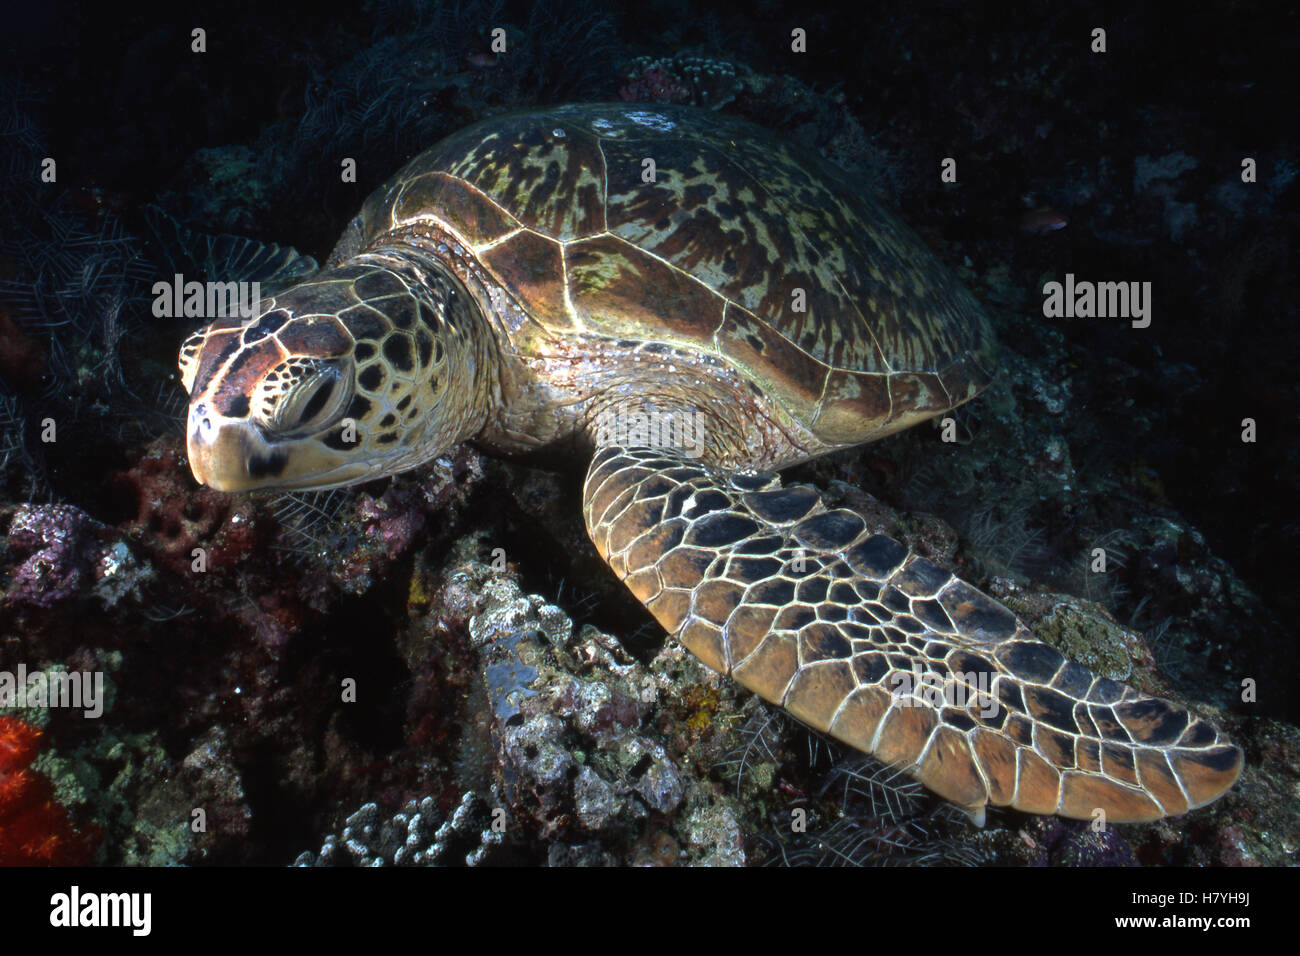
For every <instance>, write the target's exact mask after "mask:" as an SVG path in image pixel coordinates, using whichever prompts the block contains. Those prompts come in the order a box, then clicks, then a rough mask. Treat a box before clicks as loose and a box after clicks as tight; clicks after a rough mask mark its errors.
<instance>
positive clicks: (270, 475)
mask: <svg viewBox="0 0 1300 956" xmlns="http://www.w3.org/2000/svg"><path fill="white" fill-rule="evenodd" d="M185 444H186V448H187V450H188V452H189V459H190V471H192V472H193V473H194V478H195V480H196V481H198V482H199V484H203V485H207V486H208V487H209V488H212V489H214V490H215V491H247V490H249V489H250V488H261V487H265V486H266V485H273V484H275V479H276V478H277V477H279V476H280V474H281V473H282V472H283V471H284V466H285V464H286V463H287V461H288V457H289V456H288V455H287V454H285V453H284V452H283V451H278V450H276V449H275V448H272V447H271V446H270V445H268V444H267V442H266V440H265V439H264V438H262V436H261V435H259V434H258V433H257V429H255V428H254V427H253V426H252V425H251V424H249V422H248V421H247V420H246V419H229V418H225V417H224V416H222V415H219V414H217V412H215V411H214V410H213V409H212V408H211V407H209V406H208V405H207V403H206V402H196V403H195V404H194V405H192V406H191V407H190V417H189V423H188V426H187V428H186V442H185Z"/></svg>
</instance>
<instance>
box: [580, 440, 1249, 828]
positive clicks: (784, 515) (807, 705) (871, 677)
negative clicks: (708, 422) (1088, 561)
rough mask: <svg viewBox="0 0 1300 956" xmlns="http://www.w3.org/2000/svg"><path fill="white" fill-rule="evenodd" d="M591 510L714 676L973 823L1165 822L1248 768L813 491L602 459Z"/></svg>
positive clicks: (595, 536)
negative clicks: (1004, 810)
mask: <svg viewBox="0 0 1300 956" xmlns="http://www.w3.org/2000/svg"><path fill="white" fill-rule="evenodd" d="M584 509H585V517H586V522H587V528H588V530H589V532H590V533H591V537H592V540H593V541H594V542H595V543H596V548H597V550H598V551H599V552H600V553H601V555H602V556H603V557H604V558H605V559H606V560H607V561H608V562H609V563H610V566H611V567H613V568H614V569H615V571H616V572H617V573H618V574H619V575H620V576H621V577H622V578H623V579H624V580H625V581H627V582H628V583H629V585H631V586H632V587H633V590H634V591H635V593H636V594H637V596H638V597H639V598H641V600H643V601H644V602H645V603H646V605H647V606H648V607H649V608H650V609H651V611H652V612H653V613H654V614H655V616H656V617H657V618H658V620H659V621H660V623H661V624H663V626H664V627H665V628H666V629H667V630H668V631H669V632H671V633H673V634H676V635H677V636H678V638H679V639H680V640H681V641H682V643H683V644H684V645H685V646H686V647H687V648H689V649H690V650H691V651H693V652H694V653H696V654H697V655H699V657H700V658H701V659H702V660H703V661H704V662H705V663H706V664H708V665H709V666H710V667H712V668H713V669H715V670H717V671H719V672H721V673H724V674H729V675H730V676H731V677H733V678H734V679H736V680H737V681H739V682H740V683H741V684H743V685H744V686H746V687H748V688H749V689H751V690H753V691H754V692H755V693H758V694H759V695H761V696H762V697H763V698H764V699H766V700H768V701H771V702H772V703H774V704H778V705H780V706H782V707H784V708H785V709H787V710H788V711H789V712H790V713H792V714H793V715H794V716H796V717H798V718H799V719H800V720H802V721H803V722H805V723H806V724H808V725H809V726H811V727H814V728H816V729H818V730H822V731H826V732H828V733H830V734H832V735H833V736H835V737H837V738H839V739H840V740H843V741H845V742H846V743H848V744H851V745H852V746H855V747H858V748H860V749H862V750H866V751H869V752H871V753H873V754H875V755H876V756H877V757H879V758H880V759H881V760H884V761H886V762H889V763H897V764H899V765H901V766H902V767H904V768H905V769H906V770H907V771H908V772H910V773H911V774H912V775H913V776H915V777H916V778H917V779H918V780H920V781H921V782H922V783H924V784H925V785H926V786H927V787H929V788H930V789H931V790H933V791H934V792H935V793H937V794H939V795H940V796H942V797H944V798H946V799H948V800H950V801H952V802H954V803H956V804H958V805H959V806H961V807H964V808H966V809H967V810H968V811H970V812H971V814H972V815H973V816H975V817H976V818H977V819H982V818H983V810H984V807H985V806H987V805H993V806H1011V807H1015V808H1016V809H1019V810H1023V811H1026V812H1029V813H1055V814H1059V815H1061V816H1066V817H1073V818H1078V819H1091V818H1093V817H1094V816H1095V815H1096V813H1097V811H1098V810H1100V811H1103V812H1104V813H1105V815H1106V818H1107V819H1108V820H1110V821H1111V822H1132V821H1141V820H1154V819H1158V818H1159V817H1162V816H1166V815H1171V814H1181V813H1185V812H1187V811H1188V810H1189V809H1194V808H1196V807H1199V806H1202V805H1204V804H1206V803H1208V802H1210V801H1211V800H1214V799H1216V798H1217V797H1219V796H1221V795H1222V794H1223V793H1224V791H1226V790H1227V789H1228V788H1229V787H1230V786H1231V785H1232V784H1233V782H1234V781H1235V780H1236V778H1237V775H1238V773H1239V772H1240V770H1241V763H1242V754H1241V751H1240V750H1239V749H1238V748H1237V747H1235V746H1233V745H1232V744H1230V743H1229V742H1228V741H1226V740H1225V739H1224V737H1223V736H1222V735H1221V734H1220V733H1219V731H1218V730H1216V729H1215V728H1214V727H1213V726H1211V725H1210V724H1209V723H1207V722H1206V721H1204V720H1202V719H1200V718H1198V717H1196V716H1195V715H1194V714H1192V713H1190V712H1189V711H1187V710H1186V709H1184V708H1182V707H1179V706H1178V705H1176V704H1173V703H1170V702H1169V701H1166V700H1162V699H1159V698H1155V697H1150V696H1147V695H1145V694H1142V693H1139V692H1138V691H1136V690H1134V689H1133V688H1131V687H1127V686H1125V685H1122V684H1118V683H1116V682H1114V681H1111V680H1107V679H1106V678H1101V677H1097V676H1095V675H1094V674H1092V673H1090V672H1089V671H1088V670H1087V669H1085V668H1083V667H1081V666H1079V665H1078V664H1075V663H1072V662H1071V661H1068V660H1066V659H1065V658H1064V657H1062V656H1061V654H1060V653H1058V652H1057V651H1056V650H1055V649H1053V648H1052V647H1051V646H1049V645H1047V644H1044V643H1042V642H1041V641H1039V640H1037V639H1036V638H1035V637H1034V636H1033V635H1032V634H1031V633H1030V632H1029V631H1028V630H1027V629H1026V628H1025V626H1024V625H1023V624H1022V623H1021V622H1020V621H1019V620H1017V619H1016V617H1015V616H1014V615H1013V614H1012V613H1011V612H1010V611H1008V610H1007V609H1006V608H1004V607H1002V606H1001V605H1000V604H998V603H997V602H995V601H993V600H992V599H991V598H989V597H987V596H986V595H984V594H982V593H980V592H979V591H977V590H975V589H974V588H972V587H971V586H970V585H968V584H966V583H965V582H963V581H961V580H959V579H957V578H955V577H954V576H953V575H952V574H951V573H949V572H948V571H945V570H943V569H942V568H940V567H938V566H937V565H935V564H933V563H931V562H930V561H927V560H926V559H924V558H921V557H918V556H916V555H913V554H909V553H908V551H907V549H906V548H904V547H903V546H902V545H901V544H899V543H898V542H897V541H894V540H893V539H891V538H888V537H886V536H884V535H880V534H875V533H873V532H872V531H871V530H870V529H869V528H868V527H867V526H866V523H865V522H864V521H863V519H862V518H861V517H859V516H858V515H856V514H854V513H852V512H849V511H844V510H828V509H826V508H825V506H824V505H822V503H821V501H820V498H819V496H818V495H817V494H816V492H815V491H813V490H812V489H811V488H808V487H806V486H792V487H788V488H782V487H781V486H780V483H779V481H778V480H777V479H776V477H775V476H774V475H771V474H757V475H755V474H741V475H735V476H731V477H725V476H720V475H716V474H714V473H712V472H711V471H709V470H708V469H706V468H705V467H703V466H701V465H699V464H698V463H695V462H692V461H691V460H689V459H686V458H683V457H679V456H674V455H672V454H671V453H667V452H665V451H664V450H663V449H621V448H613V447H610V448H605V449H603V450H601V451H599V452H598V453H597V455H596V458H595V460H594V461H593V462H592V465H591V468H590V471H589V472H588V475H587V482H586V486H585V489H584ZM650 516H653V518H654V520H649V518H650Z"/></svg>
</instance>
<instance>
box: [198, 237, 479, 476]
mask: <svg viewBox="0 0 1300 956" xmlns="http://www.w3.org/2000/svg"><path fill="white" fill-rule="evenodd" d="M363 258H364V257H363ZM405 272H406V270H398V269H394V268H389V267H380V266H375V265H366V264H362V263H360V262H359V261H358V260H353V261H352V262H350V263H347V264H345V265H343V266H341V267H339V268H337V269H333V270H330V271H327V272H324V273H321V274H319V275H318V276H316V277H314V278H313V279H311V280H309V281H307V282H304V283H302V284H300V285H297V286H294V287H293V288H291V289H288V290H287V291H285V292H284V293H282V294H280V295H278V296H276V297H275V298H273V299H271V300H269V305H270V307H269V308H266V309H265V311H263V312H262V314H260V315H259V316H257V317H256V318H254V319H252V320H249V321H246V322H245V321H240V320H238V319H218V320H217V321H215V322H213V323H212V324H211V325H209V326H208V327H207V328H204V329H202V330H200V331H198V332H196V333H194V334H193V335H191V336H190V337H189V338H188V339H187V340H186V341H185V343H184V345H182V346H181V352H180V360H179V364H180V370H181V379H182V383H183V384H184V386H185V388H186V390H187V391H188V392H189V395H190V406H189V419H188V422H187V426H186V438H187V446H188V450H189V460H190V468H191V470H192V471H193V472H194V477H195V478H196V479H197V480H198V481H199V482H201V483H202V484H205V485H208V486H209V487H211V488H214V489H216V490H218V491H248V490H253V489H260V488H287V489H317V488H333V487H338V486H341V485H350V484H355V483H357V482H361V481H368V480H370V479H373V478H379V477H382V476H384V475H391V474H395V473H397V472H399V471H404V470H406V469H408V468H413V467H415V466H416V465H419V464H421V463H422V462H424V461H427V460H429V459H430V458H434V457H436V456H438V455H439V454H441V453H442V452H443V451H445V450H446V449H447V448H448V447H449V446H451V445H452V444H455V443H456V442H457V441H463V440H464V439H465V438H467V437H469V435H470V434H472V433H473V431H474V430H477V428H478V427H481V421H480V422H478V424H477V425H475V423H474V420H473V419H474V418H475V416H474V415H472V414H471V412H472V408H467V407H466V403H465V401H464V400H463V396H461V395H460V394H459V393H457V392H456V391H455V388H454V386H456V385H458V384H459V385H469V383H465V382H458V381H457V379H458V376H457V375H456V374H455V372H456V371H457V369H456V367H455V366H456V364H457V363H456V359H457V358H458V355H459V353H460V351H462V350H463V349H462V348H461V346H463V345H465V342H464V340H465V339H466V338H468V336H467V335H466V334H465V332H464V331H462V330H455V329H453V328H452V327H451V326H450V325H449V323H448V317H449V313H452V312H454V311H455V310H454V309H449V308H448V306H449V304H451V303H452V302H454V300H455V298H456V296H455V292H454V290H451V289H449V288H448V287H447V285H446V284H445V283H438V282H432V283H431V282H429V281H428V280H425V279H423V278H421V277H412V276H411V275H407V274H405ZM266 304H267V302H266V301H264V303H263V305H266ZM468 364H469V365H470V367H473V362H472V361H471V362H470V363H468ZM467 390H471V391H472V389H467ZM467 429H470V431H469V432H468V434H467V433H466V431H467Z"/></svg>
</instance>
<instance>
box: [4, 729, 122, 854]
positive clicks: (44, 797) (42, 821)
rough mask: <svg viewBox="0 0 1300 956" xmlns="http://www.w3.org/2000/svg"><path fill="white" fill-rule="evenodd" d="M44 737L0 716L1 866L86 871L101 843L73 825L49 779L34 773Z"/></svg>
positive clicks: (93, 834) (96, 837) (90, 833)
mask: <svg viewBox="0 0 1300 956" xmlns="http://www.w3.org/2000/svg"><path fill="white" fill-rule="evenodd" d="M42 737H43V734H42V733H41V732H40V731H38V730H35V729H33V728H32V727H30V726H28V725H27V724H26V723H24V722H23V721H21V720H19V719H18V718H17V717H14V716H11V715H0V866H84V865H86V864H87V863H89V862H90V861H91V859H92V857H93V855H94V851H95V847H96V846H97V845H98V842H99V837H98V834H96V833H95V832H94V831H91V830H88V831H86V832H81V831H79V830H77V829H76V828H75V827H74V826H73V824H72V821H71V820H70V819H69V818H68V813H67V811H66V810H65V809H64V808H63V807H62V806H61V805H60V804H59V803H57V802H56V801H55V799H54V791H53V788H52V787H51V786H50V782H49V780H48V779H47V778H46V777H45V776H44V774H40V773H37V772H35V771H33V770H31V769H30V765H31V763H32V761H33V760H34V759H35V757H36V754H37V752H38V750H39V749H40V745H41V739H42Z"/></svg>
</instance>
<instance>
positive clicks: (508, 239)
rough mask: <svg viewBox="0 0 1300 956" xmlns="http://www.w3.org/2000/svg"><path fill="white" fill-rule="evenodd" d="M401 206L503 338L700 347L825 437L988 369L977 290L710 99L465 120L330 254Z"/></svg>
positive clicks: (372, 236)
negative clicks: (450, 256) (506, 296)
mask: <svg viewBox="0 0 1300 956" xmlns="http://www.w3.org/2000/svg"><path fill="white" fill-rule="evenodd" d="M651 163H653V179H652V181H649V182H646V181H645V178H646V173H647V171H648V170H649V169H650V164H651ZM419 221H424V222H433V223H434V224H436V225H438V226H439V227H441V228H442V229H443V230H445V231H447V232H450V233H451V234H453V235H454V236H456V237H458V238H459V239H460V240H462V241H463V242H464V244H465V245H466V246H467V247H468V248H469V249H470V250H471V251H472V252H473V253H474V255H475V256H476V257H477V259H478V260H479V261H480V262H481V264H482V265H483V266H484V267H485V268H486V269H487V270H488V271H489V273H491V275H492V276H493V278H495V280H496V281H497V282H498V283H499V284H500V285H501V286H502V287H503V288H504V289H506V290H507V291H509V292H510V293H512V294H513V296H514V297H515V299H516V302H517V303H518V305H519V306H520V307H521V308H522V309H523V310H524V312H525V313H527V315H528V316H529V317H530V318H531V319H532V320H533V324H532V325H529V324H527V323H525V324H524V325H523V326H521V327H520V328H519V329H517V330H516V331H515V332H514V333H512V334H513V335H514V336H515V342H514V344H515V346H516V348H518V349H520V350H521V351H524V352H527V351H529V349H530V345H531V342H530V339H529V337H530V336H538V335H543V336H548V337H556V336H566V335H574V334H580V333H592V334H597V335H604V336H609V337H611V338H615V339H642V340H645V339H648V340H651V341H662V342H665V343H668V344H670V345H674V346H679V347H686V348H688V349H701V350H705V351H709V352H712V353H714V354H717V355H720V356H722V357H723V358H725V359H728V360H729V361H731V362H732V363H734V364H735V365H736V366H738V367H739V368H740V369H742V370H743V372H744V373H745V374H747V375H748V376H750V377H751V378H752V379H753V380H754V381H755V382H756V383H757V384H758V385H759V387H760V388H761V390H762V391H763V393H764V394H765V395H767V396H768V397H769V398H770V399H773V400H776V401H778V402H780V403H781V404H782V405H783V406H784V407H785V408H786V410H787V411H789V412H790V413H791V414H792V415H793V416H794V417H795V418H796V419H797V420H799V421H801V422H803V423H804V424H806V425H808V426H809V427H811V428H812V430H813V431H814V432H815V433H816V434H817V435H818V437H820V438H821V439H823V440H824V441H827V442H829V443H833V444H835V443H845V444H847V443H853V442H860V441H865V440H867V439H870V438H874V437H878V436H880V435H883V434H886V433H889V432H892V431H896V430H898V429H900V428H904V427H906V426H908V425H911V424H913V423H915V422H916V421H919V420H922V419H924V418H927V417H930V416H932V415H935V414H937V413H939V412H942V411H944V410H946V409H949V408H952V407H953V406H955V405H958V404H960V403H961V402H964V401H966V400H967V399H969V398H971V397H973V396H974V395H975V394H976V393H977V392H978V391H979V390H980V389H982V388H983V387H984V386H985V385H987V384H988V382H989V380H990V377H991V373H992V360H991V355H992V344H991V342H992V340H991V337H990V334H989V331H988V327H987V322H986V320H985V318H984V315H983V313H982V311H981V309H980V306H979V305H978V303H977V302H976V301H975V299H974V297H973V296H971V294H970V293H969V292H968V291H967V290H966V289H965V288H963V287H962V285H961V284H960V283H959V282H958V281H957V279H956V278H955V277H954V276H953V275H952V274H951V273H950V272H949V271H948V269H947V268H946V267H944V266H943V265H942V263H940V262H939V261H938V259H936V257H935V256H934V255H933V254H932V253H931V252H930V251H929V249H927V248H926V247H925V245H924V244H923V243H922V242H921V241H920V239H918V238H917V236H916V235H915V234H914V233H913V232H912V231H911V230H910V229H908V228H907V227H906V226H905V225H903V223H902V222H901V221H900V220H899V219H898V218H897V217H896V216H895V215H894V214H893V213H892V212H890V211H889V210H888V209H886V208H884V207H883V206H881V205H880V204H879V203H878V202H876V201H875V200H874V199H873V198H872V196H871V194H870V192H869V191H868V190H867V189H866V188H865V187H864V186H861V185H860V184H855V183H853V182H852V181H851V180H850V179H849V178H848V177H847V176H846V175H845V174H843V173H842V172H839V171H837V170H835V169H833V168H831V167H830V166H829V165H828V164H826V163H824V162H822V161H821V160H819V159H818V158H816V157H815V156H812V155H811V154H809V153H807V152H805V151H804V150H802V149H800V148H798V147H797V146H794V145H792V144H790V143H789V142H787V141H786V140H783V139H778V138H777V137H776V136H775V135H773V134H772V133H771V132H769V131H766V130H763V129H761V128H759V127H757V126H754V125H752V124H749V123H745V122H743V121H740V120H736V119H731V118H727V117H723V116H720V115H718V114H716V113H711V112H703V111H698V110H692V109H689V108H685V107H667V106H653V107H651V106H646V107H633V106H629V105H615V104H610V105H600V106H570V107H556V108H550V109H544V110H539V111H532V112H528V113H522V114H514V115H509V116H503V117H498V118H495V119H491V120H487V121H484V122H481V123H478V124H476V125H474V126H471V127H469V128H467V129H465V130H463V131H461V132H459V133H457V134H455V135H453V136H451V137H449V138H447V139H445V140H443V141H442V142H441V143H439V144H438V145H436V146H434V147H433V148H432V149H430V150H428V151H427V152H425V153H423V154H422V155H421V156H419V157H417V158H416V159H415V160H414V161H412V162H411V163H410V164H408V165H407V166H406V168H405V169H403V170H402V171H401V172H400V173H398V175H397V176H396V177H394V179H393V180H392V181H391V182H390V183H389V184H388V185H387V186H386V187H385V188H383V189H380V190H378V191H377V192H376V193H375V194H374V195H373V196H372V197H371V198H370V200H368V201H367V203H366V204H365V206H364V208H363V209H362V212H361V213H360V215H359V216H358V218H357V220H356V221H355V222H354V223H353V224H352V226H351V227H350V228H349V232H348V234H347V235H346V236H345V237H344V240H343V241H342V242H341V243H340V249H339V250H336V252H335V259H338V258H341V257H342V256H346V255H350V254H353V253H355V252H356V251H358V250H359V249H361V248H364V247H365V246H368V245H371V244H372V243H374V242H375V241H376V240H377V239H382V237H383V235H384V234H386V233H388V232H390V231H392V230H395V229H400V228H402V227H404V226H407V225H410V224H411V223H414V222H419ZM800 305H802V307H803V308H802V310H800V308H799V306H800Z"/></svg>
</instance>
